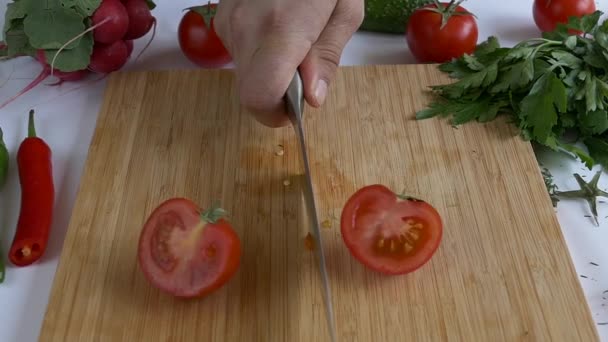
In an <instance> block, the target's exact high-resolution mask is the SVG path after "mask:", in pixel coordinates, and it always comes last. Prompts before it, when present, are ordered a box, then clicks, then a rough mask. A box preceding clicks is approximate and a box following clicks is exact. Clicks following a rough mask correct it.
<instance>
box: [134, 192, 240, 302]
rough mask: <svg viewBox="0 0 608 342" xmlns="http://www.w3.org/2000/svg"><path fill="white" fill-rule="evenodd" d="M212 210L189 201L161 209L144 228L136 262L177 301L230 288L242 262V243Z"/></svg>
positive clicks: (173, 201) (175, 200)
mask: <svg viewBox="0 0 608 342" xmlns="http://www.w3.org/2000/svg"><path fill="white" fill-rule="evenodd" d="M225 213H226V212H225V211H224V210H223V209H221V208H219V207H217V206H213V207H211V208H209V209H207V210H205V211H202V210H201V209H200V208H199V207H198V206H197V205H196V204H195V203H193V202H192V201H191V200H189V199H186V198H173V199H169V200H166V201H165V202H163V203H161V204H160V205H159V206H158V207H157V208H156V209H155V210H154V211H153V212H152V213H151V214H150V216H149V217H148V219H147V221H146V222H145V224H144V226H143V229H142V232H141V235H140V238H139V246H138V262H139V266H140V268H141V270H142V271H143V273H144V275H145V277H146V278H147V280H148V281H149V282H150V283H151V284H152V285H154V286H155V287H157V288H158V289H160V290H162V291H164V292H167V293H169V294H172V295H173V296H175V297H183V298H192V297H201V296H204V295H207V294H209V293H211V292H213V291H215V290H217V289H219V288H220V287H222V286H223V285H224V284H225V283H227V282H228V281H229V280H230V279H231V278H232V276H233V275H234V274H235V273H236V271H237V270H238V268H239V265H240V259H241V253H242V252H241V242H240V239H239V237H238V235H237V234H236V232H235V231H234V229H233V228H232V226H231V225H230V223H229V222H228V221H226V220H225V219H224V218H223V216H224V215H225Z"/></svg>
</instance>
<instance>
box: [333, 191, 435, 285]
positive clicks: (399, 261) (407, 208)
mask: <svg viewBox="0 0 608 342" xmlns="http://www.w3.org/2000/svg"><path fill="white" fill-rule="evenodd" d="M409 220H414V222H416V223H417V224H418V223H419V224H421V226H422V229H421V230H420V231H419V232H420V238H419V240H417V241H416V242H414V243H413V245H414V247H413V249H412V253H409V254H405V253H403V252H400V250H397V251H396V252H392V251H391V252H390V253H388V252H386V249H387V247H388V246H384V249H385V250H384V251H379V249H378V241H379V239H378V237H379V236H382V241H383V242H384V241H385V240H384V238H386V241H391V240H392V238H393V237H394V235H393V236H391V234H392V233H393V232H391V230H394V231H397V232H398V233H402V234H405V235H408V236H409V232H407V231H403V230H400V228H399V227H400V226H403V225H404V222H406V221H409ZM395 222H396V223H397V225H395ZM340 231H341V233H342V239H343V241H344V243H345V245H346V247H347V248H348V250H349V252H350V254H351V255H352V256H353V257H354V258H355V259H356V260H357V261H359V262H360V263H361V264H363V265H364V266H365V267H367V268H369V269H371V270H373V271H376V272H379V273H381V274H385V275H402V274H407V273H411V272H414V271H416V270H417V269H419V268H420V267H422V266H423V265H424V264H426V263H427V262H428V261H429V260H430V259H431V257H432V256H433V255H434V253H435V252H436V250H437V249H438V248H439V245H440V242H441V239H442V236H443V223H442V220H441V217H440V216H439V213H438V212H437V210H436V209H435V208H433V207H432V206H431V205H430V204H428V203H427V202H425V201H421V200H416V199H408V200H401V199H400V198H399V197H398V196H397V195H396V194H395V193H394V192H393V191H391V190H390V189H388V188H387V187H385V186H384V185H380V184H374V185H369V186H365V187H363V188H361V189H359V190H358V191H357V192H355V193H354V194H353V195H352V196H351V197H350V198H349V199H348V201H347V202H346V204H345V206H344V208H343V210H342V215H341V218H340ZM387 231H389V232H388V233H387ZM395 241H396V239H395ZM403 241H404V240H400V242H398V243H401V244H402V243H403ZM410 241H411V240H410ZM387 244H388V242H387ZM401 244H400V245H398V246H402V245H401Z"/></svg>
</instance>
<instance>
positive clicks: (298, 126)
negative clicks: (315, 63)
mask: <svg viewBox="0 0 608 342" xmlns="http://www.w3.org/2000/svg"><path fill="white" fill-rule="evenodd" d="M285 102H286V105H287V113H288V115H289V120H290V121H291V123H292V125H293V127H294V129H295V131H296V136H297V137H298V142H299V145H300V150H301V156H302V159H303V163H304V171H305V176H306V187H305V188H304V197H305V199H306V207H307V208H308V211H309V215H310V219H311V221H312V226H313V236H314V238H315V242H316V243H315V244H316V248H315V250H316V251H317V253H316V254H317V259H318V262H319V270H320V271H321V278H322V281H323V290H324V295H325V310H326V316H327V324H328V328H329V332H330V336H331V340H332V341H336V333H335V325H334V313H333V308H332V301H331V291H330V287H329V279H328V276H327V268H326V266H325V254H324V253H323V245H322V244H321V231H320V229H319V219H318V217H317V206H316V204H315V194H314V190H313V186H312V179H311V176H310V165H309V163H308V154H307V151H306V139H305V137H304V128H303V126H302V115H303V111H304V88H303V85H302V78H301V77H300V72H299V71H298V70H296V73H295V75H294V77H293V79H292V80H291V83H290V84H289V87H288V88H287V92H286V94H285Z"/></svg>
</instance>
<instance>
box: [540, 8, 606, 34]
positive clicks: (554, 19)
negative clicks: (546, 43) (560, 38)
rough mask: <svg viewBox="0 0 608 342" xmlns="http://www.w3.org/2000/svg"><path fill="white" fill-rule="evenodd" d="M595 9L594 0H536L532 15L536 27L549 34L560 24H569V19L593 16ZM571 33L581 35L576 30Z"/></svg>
mask: <svg viewBox="0 0 608 342" xmlns="http://www.w3.org/2000/svg"><path fill="white" fill-rule="evenodd" d="M595 9H596V8H595V2H594V1H593V0H535V1H534V6H533V10H532V13H533V16H534V22H535V24H536V26H537V27H538V28H539V29H540V30H541V31H543V32H549V31H553V30H554V29H555V28H556V27H557V24H558V23H564V24H566V23H568V18H569V17H571V16H576V17H580V16H582V15H585V14H591V13H593V12H595ZM569 32H570V33H571V34H573V33H575V34H577V33H581V32H578V31H574V30H569Z"/></svg>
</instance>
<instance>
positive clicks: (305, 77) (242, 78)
mask: <svg viewBox="0 0 608 342" xmlns="http://www.w3.org/2000/svg"><path fill="white" fill-rule="evenodd" d="M362 21H363V0H256V1H252V0H220V1H219V4H218V7H217V13H216V16H215V18H214V26H215V29H216V32H217V33H218V36H219V37H220V38H221V40H222V41H223V43H224V45H225V46H226V49H228V51H229V52H230V55H231V56H232V59H233V61H234V64H235V67H236V79H237V86H238V92H239V97H240V101H241V104H242V105H243V106H244V107H245V108H246V109H248V110H249V111H250V112H251V113H252V114H253V115H254V116H255V118H256V119H257V120H258V121H259V122H261V123H262V124H264V125H266V126H269V127H280V126H284V125H286V124H288V123H289V119H288V117H287V115H286V112H285V105H284V102H283V96H284V94H285V91H286V90H287V87H288V86H289V83H290V81H291V79H292V78H293V75H294V74H295V72H296V69H297V68H298V67H299V70H300V74H301V76H302V82H303V86H304V98H305V100H306V102H308V103H309V104H310V105H311V106H313V107H319V106H320V105H322V104H323V102H324V100H325V97H326V94H327V90H328V86H329V85H330V83H331V81H332V80H333V78H334V75H335V72H336V69H337V67H338V65H339V63H340V57H341V55H342V51H343V49H344V46H345V45H346V43H347V42H348V41H349V40H350V38H351V37H352V35H353V34H354V33H355V31H356V30H357V29H358V28H359V26H360V25H361V23H362Z"/></svg>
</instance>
